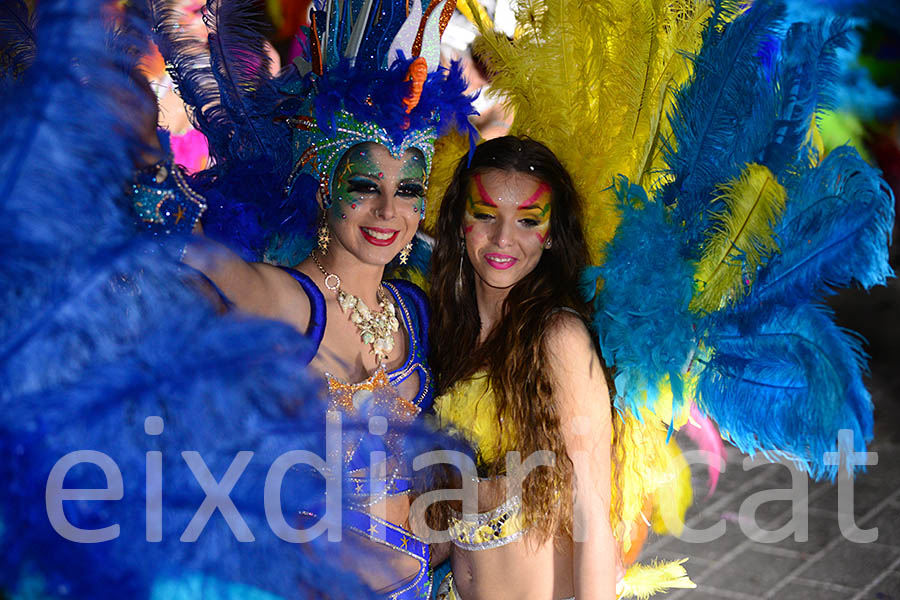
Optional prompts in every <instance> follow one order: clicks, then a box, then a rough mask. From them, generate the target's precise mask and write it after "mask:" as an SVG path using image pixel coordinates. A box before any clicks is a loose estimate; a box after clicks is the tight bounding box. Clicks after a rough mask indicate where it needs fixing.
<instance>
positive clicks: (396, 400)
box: [285, 269, 434, 600]
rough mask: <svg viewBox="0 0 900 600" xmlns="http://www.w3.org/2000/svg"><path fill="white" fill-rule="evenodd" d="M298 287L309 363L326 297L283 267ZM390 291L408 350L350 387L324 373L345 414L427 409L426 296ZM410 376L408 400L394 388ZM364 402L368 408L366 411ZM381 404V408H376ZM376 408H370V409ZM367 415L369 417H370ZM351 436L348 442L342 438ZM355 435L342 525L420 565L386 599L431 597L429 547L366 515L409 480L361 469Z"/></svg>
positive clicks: (397, 414) (404, 289)
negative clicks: (305, 307) (304, 304)
mask: <svg viewBox="0 0 900 600" xmlns="http://www.w3.org/2000/svg"><path fill="white" fill-rule="evenodd" d="M285 271H286V272H287V273H289V274H290V275H291V276H292V277H293V278H294V279H295V280H296V281H297V283H299V284H300V286H301V288H303V291H304V292H305V293H306V295H307V297H308V298H309V306H310V316H309V325H308V327H307V330H306V335H307V337H309V338H310V340H311V341H312V344H311V347H310V349H309V354H308V355H307V356H306V357H305V360H306V362H310V361H312V359H313V358H314V357H315V356H316V354H317V353H318V351H319V346H320V345H321V343H322V338H323V336H324V334H325V322H326V308H325V297H324V296H323V295H322V291H321V290H320V289H319V288H318V286H317V285H316V284H315V283H314V282H313V281H312V279H310V278H309V277H308V276H307V275H305V274H304V273H301V272H299V271H297V270H294V269H285ZM383 285H384V287H385V289H387V290H388V292H390V294H391V297H392V299H393V301H394V303H395V304H396V306H397V312H398V313H399V315H400V321H401V323H402V324H403V327H404V328H405V329H406V331H407V333H408V336H409V350H408V351H407V355H406V359H405V360H404V361H403V364H402V365H401V366H400V367H399V368H398V369H394V370H392V371H388V370H386V369H385V368H384V365H381V366H380V367H379V368H378V369H376V370H375V372H374V373H373V374H372V375H371V376H370V377H367V378H366V379H365V380H363V381H361V382H358V383H348V382H345V381H341V380H339V379H338V378H336V377H334V376H333V375H330V374H328V373H326V374H325V375H326V379H327V380H328V390H329V395H330V396H331V401H332V403H333V404H334V405H335V406H336V407H337V408H340V409H341V411H343V412H344V413H345V414H349V415H357V414H361V413H365V412H369V411H371V410H373V409H374V410H375V411H376V412H378V411H381V409H384V410H383V412H385V413H386V416H388V418H389V419H395V420H399V421H409V420H412V419H413V418H415V417H416V416H417V415H419V414H420V413H421V412H422V411H423V410H427V409H428V408H430V407H431V404H432V401H433V394H434V392H433V388H432V384H431V371H430V369H429V368H428V363H427V356H428V341H427V337H426V336H427V331H428V304H427V300H426V298H425V294H424V293H423V292H422V290H420V289H419V288H418V287H416V286H415V285H413V284H412V283H409V282H408V281H403V280H392V281H385V282H383ZM413 375H416V376H418V381H419V389H418V392H417V393H416V395H415V397H414V398H413V399H412V400H408V399H405V398H402V397H401V396H399V395H398V394H397V392H396V389H395V388H396V386H398V385H400V384H401V383H402V382H404V381H406V380H407V379H408V378H410V377H412V376H413ZM363 404H368V405H369V406H368V407H367V408H366V407H364V406H363ZM380 404H383V406H380ZM373 405H374V406H373ZM369 414H371V413H369ZM347 435H350V437H351V439H348V438H347V437H346V436H347ZM398 435H400V434H398V433H396V432H391V431H390V430H389V431H388V433H387V434H386V435H385V436H384V439H385V441H386V442H387V444H388V446H391V445H392V436H398ZM359 437H361V436H358V437H356V438H355V439H352V438H353V434H352V433H349V434H348V432H346V431H345V439H344V456H343V460H344V467H345V468H346V470H347V472H348V473H350V475H349V476H347V477H345V485H347V486H349V487H348V488H346V489H345V497H346V499H347V501H348V506H347V507H345V508H344V511H343V523H344V525H345V526H346V527H348V528H349V529H350V530H352V531H355V532H356V533H358V534H359V535H362V536H363V537H367V538H369V539H370V540H372V541H374V542H377V543H379V544H384V545H386V546H388V547H390V548H392V549H394V550H396V551H398V552H402V553H403V554H406V555H408V556H411V557H413V558H415V559H416V560H417V561H418V562H419V570H418V572H417V573H416V575H415V577H413V579H412V580H411V581H409V582H407V583H405V584H404V585H402V586H401V587H400V588H398V589H395V590H394V591H392V592H389V593H387V594H386V595H385V598H387V599H388V600H413V599H414V598H427V597H430V595H431V587H432V574H431V570H430V568H429V561H430V551H429V547H428V544H427V543H426V542H425V541H424V540H422V539H420V538H418V537H417V536H415V535H414V534H413V533H412V532H410V531H407V530H406V529H404V528H403V527H400V526H399V525H396V524H394V523H391V522H389V521H386V520H384V519H381V518H378V517H376V516H375V515H372V514H370V513H369V512H368V510H367V507H369V506H371V505H372V504H373V503H375V502H378V501H380V500H382V499H384V498H385V497H386V496H391V495H397V494H403V493H406V492H408V491H410V489H411V482H410V480H409V478H408V477H406V476H405V474H404V473H401V472H400V471H399V470H397V469H396V468H395V470H394V471H393V472H392V473H388V474H387V476H386V477H385V478H381V479H379V478H374V477H370V474H369V473H366V472H365V471H364V470H365V469H366V468H367V467H368V463H367V457H366V456H363V455H364V454H365V453H364V452H357V448H358V445H359ZM393 442H394V443H396V448H397V449H398V451H402V440H401V439H399V438H394V440H393ZM311 514H312V513H311Z"/></svg>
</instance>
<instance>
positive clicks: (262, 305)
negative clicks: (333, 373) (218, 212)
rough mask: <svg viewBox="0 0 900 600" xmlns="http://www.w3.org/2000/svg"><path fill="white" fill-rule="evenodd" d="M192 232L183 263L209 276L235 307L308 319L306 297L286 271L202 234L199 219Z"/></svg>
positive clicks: (302, 320)
mask: <svg viewBox="0 0 900 600" xmlns="http://www.w3.org/2000/svg"><path fill="white" fill-rule="evenodd" d="M193 233H194V237H193V239H192V241H191V242H190V243H189V244H188V246H187V248H186V249H185V253H184V258H183V261H184V263H185V264H187V265H189V266H191V267H193V268H195V269H197V270H198V271H200V272H201V273H203V274H204V275H206V276H207V277H209V279H210V281H212V282H213V283H214V284H216V287H218V288H219V289H220V290H221V291H222V293H223V294H225V296H226V297H227V298H228V300H230V301H231V302H232V303H234V305H235V306H236V307H237V308H239V309H240V310H243V311H245V312H248V313H251V314H254V315H258V316H261V317H266V318H269V319H277V320H281V321H287V322H289V323H291V324H294V325H298V324H305V323H306V322H307V321H308V320H309V301H308V300H307V299H306V295H305V294H304V293H302V292H301V293H299V294H298V293H296V292H298V291H300V290H299V287H298V286H297V283H296V282H295V281H293V280H292V279H291V277H290V276H289V275H287V274H286V273H284V272H283V271H282V270H281V269H279V268H277V267H273V266H272V265H268V264H265V263H252V262H247V261H245V260H243V259H242V258H241V257H239V256H238V255H237V254H235V253H234V252H232V251H231V250H230V249H228V248H227V247H226V246H224V245H223V244H220V243H218V242H215V241H213V240H211V239H209V238H207V237H204V236H203V227H202V226H201V225H200V222H199V221H198V222H197V225H196V226H195V227H194V230H193ZM290 292H294V293H290Z"/></svg>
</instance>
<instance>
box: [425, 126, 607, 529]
mask: <svg viewBox="0 0 900 600" xmlns="http://www.w3.org/2000/svg"><path fill="white" fill-rule="evenodd" d="M489 170H500V171H506V172H517V173H524V174H526V175H529V176H532V177H535V178H537V179H539V180H541V181H543V182H545V183H547V185H549V186H550V188H551V192H552V197H551V202H552V210H551V213H550V215H551V216H550V232H549V239H551V240H552V242H553V243H552V246H551V247H550V248H548V249H546V250H544V251H543V253H542V255H541V258H540V260H539V262H538V264H537V266H536V267H535V268H534V269H533V270H532V271H531V272H530V273H529V274H527V275H526V276H525V277H524V278H522V279H521V280H520V281H518V282H517V283H516V284H515V285H514V286H512V287H511V288H510V290H509V293H508V294H507V296H506V299H505V300H504V303H503V307H502V313H501V314H502V317H501V319H500V320H499V321H498V323H497V325H496V326H495V327H494V329H493V330H492V331H491V332H490V333H489V334H488V336H487V338H486V339H485V340H484V341H483V342H482V343H479V336H480V334H481V322H480V319H479V314H478V307H477V304H476V298H475V272H474V269H473V267H472V264H471V263H470V262H469V260H468V258H467V257H466V251H465V246H464V243H463V238H462V233H461V232H462V227H463V215H464V210H465V202H466V198H467V196H468V190H469V182H470V180H471V179H472V177H473V176H474V175H476V174H479V173H483V172H485V171H489ZM580 213H581V203H580V199H579V197H578V194H577V193H576V191H575V188H574V186H573V183H572V180H571V178H570V176H569V174H568V172H567V171H566V170H565V168H564V167H563V166H562V165H561V164H560V162H559V160H558V159H557V158H556V156H555V155H554V154H553V153H552V152H551V151H550V150H549V149H548V148H547V147H546V146H544V145H543V144H541V143H540V142H537V141H534V140H531V139H528V138H519V137H514V136H506V137H501V138H496V139H493V140H489V141H487V142H484V143H482V144H481V145H479V146H478V147H477V148H476V150H475V152H474V154H473V155H472V157H471V160H470V161H469V160H467V157H463V159H462V160H461V161H460V163H459V165H458V166H457V168H456V171H455V173H454V177H453V180H452V182H451V184H450V186H449V187H448V189H447V192H446V194H445V195H444V198H443V202H442V203H441V210H440V216H439V218H438V225H437V230H436V242H435V247H434V253H433V257H432V261H433V262H432V273H433V280H432V288H431V297H432V306H433V307H434V318H433V319H432V322H431V323H432V326H431V340H432V344H431V346H432V357H431V364H432V367H433V369H434V373H435V376H436V380H437V386H438V391H439V393H440V392H444V391H446V390H447V389H448V388H450V387H451V386H452V385H453V384H454V383H456V382H458V381H461V380H464V379H467V378H469V377H471V376H473V375H474V374H475V373H477V372H479V371H483V372H486V373H487V375H488V378H489V382H490V387H491V392H492V394H493V396H494V398H495V402H496V407H497V418H498V419H502V420H503V423H504V425H506V426H508V427H509V426H511V428H512V431H514V432H515V433H514V438H515V442H516V448H515V450H518V451H519V452H521V453H522V456H528V455H530V454H531V453H533V452H535V451H538V450H550V451H551V452H553V454H554V456H555V457H556V464H555V467H553V468H539V469H536V470H535V471H533V472H532V473H530V474H529V476H528V477H527V478H526V479H525V481H524V482H523V487H522V500H523V508H524V516H525V520H526V523H528V525H529V526H533V527H534V528H535V529H536V531H537V532H538V536H539V538H540V539H541V540H546V539H547V538H548V537H549V536H550V535H552V534H553V533H555V532H556V531H558V530H560V528H562V529H563V530H565V531H568V532H570V533H571V524H572V476H573V470H572V463H571V460H570V459H569V456H568V454H567V452H566V448H565V443H564V440H563V437H562V433H561V431H560V419H559V413H558V410H557V406H556V402H555V401H554V394H553V384H552V379H551V377H550V373H548V369H547V368H543V367H542V365H547V364H548V361H547V348H546V343H545V339H546V333H547V332H548V329H549V328H550V327H551V326H552V323H553V321H554V315H556V314H557V313H559V311H560V309H561V308H563V307H566V308H569V309H572V310H574V311H575V312H577V313H578V314H580V315H582V316H583V317H586V316H587V315H588V314H589V307H588V306H587V304H586V303H585V302H584V301H583V300H582V299H581V298H580V296H579V294H578V280H579V275H580V274H581V271H582V269H583V268H584V267H585V266H586V265H587V261H588V251H587V244H586V242H585V239H584V234H583V233H582V229H581V226H580V222H579V216H580ZM450 340H452V343H448V342H449V341H450ZM461 349H462V350H461ZM498 427H499V423H498ZM497 463H498V464H490V465H484V467H485V468H486V470H487V471H488V473H487V474H488V475H489V476H494V475H500V474H503V472H504V468H505V461H504V460H502V459H501V460H498V461H497Z"/></svg>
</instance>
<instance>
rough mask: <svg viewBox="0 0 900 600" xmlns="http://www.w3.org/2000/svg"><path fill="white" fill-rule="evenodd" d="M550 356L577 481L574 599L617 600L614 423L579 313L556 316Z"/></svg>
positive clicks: (565, 436)
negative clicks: (613, 522) (612, 509)
mask: <svg viewBox="0 0 900 600" xmlns="http://www.w3.org/2000/svg"><path fill="white" fill-rule="evenodd" d="M547 353H548V360H549V362H550V369H551V373H552V377H553V389H554V395H555V397H556V402H557V407H558V410H559V416H560V425H561V431H562V435H563V439H564V441H565V444H566V449H567V451H568V454H569V457H570V458H571V460H572V466H573V471H574V478H575V481H574V501H575V506H574V510H573V537H574V549H575V557H574V565H573V568H574V573H573V577H574V582H575V597H576V598H578V600H612V599H614V598H615V597H616V593H615V588H616V579H617V574H618V572H619V571H620V570H621V569H620V567H619V562H620V561H619V557H618V549H617V546H616V543H615V539H614V538H613V534H612V528H611V526H610V521H609V512H610V502H611V478H612V475H611V443H612V421H611V415H610V401H609V390H608V389H607V386H606V378H605V377H604V374H603V368H602V367H601V366H600V361H599V359H598V357H597V353H596V352H595V351H594V347H593V344H592V343H591V338H590V335H589V334H588V331H587V328H586V327H585V325H584V323H583V322H582V321H581V319H579V318H578V317H576V316H575V315H572V314H569V313H565V312H563V313H559V314H558V315H557V316H556V317H555V319H554V323H553V324H552V325H551V328H550V331H549V332H548V337H547Z"/></svg>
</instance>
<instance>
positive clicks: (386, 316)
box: [312, 251, 400, 363]
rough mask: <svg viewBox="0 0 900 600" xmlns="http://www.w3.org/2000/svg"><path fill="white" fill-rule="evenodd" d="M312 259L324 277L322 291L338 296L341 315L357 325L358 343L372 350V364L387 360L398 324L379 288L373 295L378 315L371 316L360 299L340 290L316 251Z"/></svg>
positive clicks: (337, 282)
mask: <svg viewBox="0 0 900 600" xmlns="http://www.w3.org/2000/svg"><path fill="white" fill-rule="evenodd" d="M312 259H313V262H314V263H316V266H317V267H318V268H319V270H320V271H321V272H322V275H324V276H325V287H326V288H328V289H329V290H330V291H332V292H336V293H337V300H338V305H340V307H341V312H343V313H345V314H346V312H347V311H348V310H349V311H350V321H351V322H353V323H354V324H355V325H356V329H357V330H358V332H359V337H360V339H361V340H362V342H363V343H364V344H369V345H370V346H372V350H371V352H372V354H374V355H375V360H376V361H378V362H379V363H382V362H384V361H385V360H387V357H388V354H390V352H391V351H392V350H393V349H394V333H396V332H397V331H399V329H400V321H398V320H397V312H396V309H395V308H394V304H393V303H392V302H391V301H390V300H389V299H388V297H387V293H386V292H385V291H384V289H383V288H382V286H381V285H379V286H378V289H377V290H376V291H375V297H376V298H378V306H380V307H381V311H379V312H373V311H372V309H370V308H369V307H368V306H366V303H365V302H363V301H362V300H361V299H360V298H358V297H356V296H354V295H353V294H349V293H347V292H345V291H344V290H342V289H341V278H340V277H338V276H337V275H335V274H334V273H329V272H328V271H326V270H325V267H323V266H322V263H320V262H319V257H318V256H316V252H315V251H313V253H312Z"/></svg>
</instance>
